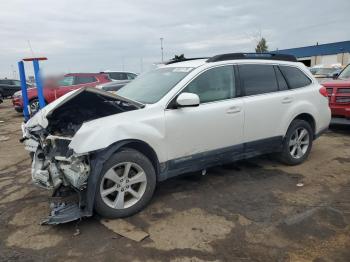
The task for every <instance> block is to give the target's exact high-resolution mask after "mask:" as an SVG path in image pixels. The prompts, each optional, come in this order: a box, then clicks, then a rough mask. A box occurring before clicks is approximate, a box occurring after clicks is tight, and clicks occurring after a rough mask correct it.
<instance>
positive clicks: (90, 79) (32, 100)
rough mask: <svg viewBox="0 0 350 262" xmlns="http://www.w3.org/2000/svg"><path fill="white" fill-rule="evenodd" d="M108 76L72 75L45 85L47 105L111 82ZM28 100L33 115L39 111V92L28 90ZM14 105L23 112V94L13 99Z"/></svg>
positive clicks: (14, 96)
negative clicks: (65, 96)
mask: <svg viewBox="0 0 350 262" xmlns="http://www.w3.org/2000/svg"><path fill="white" fill-rule="evenodd" d="M110 81H111V80H110V78H109V77H108V75H107V74H102V73H70V74H66V75H64V76H63V77H62V78H59V79H57V80H56V81H54V82H52V81H47V82H46V83H44V97H45V101H46V103H51V102H52V101H54V100H56V99H57V98H59V97H60V96H63V95H64V94H66V93H68V92H70V91H72V90H75V89H78V88H82V87H95V86H96V85H100V84H103V83H107V82H110ZM27 90H28V99H29V107H30V111H31V113H32V114H33V113H35V112H36V111H38V109H39V100H38V90H37V89H36V88H28V89H27ZM12 104H13V106H14V108H15V110H16V111H17V112H22V111H23V100H22V93H21V92H17V93H15V94H14V95H13V97H12Z"/></svg>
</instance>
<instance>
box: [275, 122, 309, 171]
mask: <svg viewBox="0 0 350 262" xmlns="http://www.w3.org/2000/svg"><path fill="white" fill-rule="evenodd" d="M297 130H306V131H307V135H308V137H309V139H308V142H309V144H308V147H307V149H305V152H304V153H303V154H302V155H301V156H300V157H298V158H296V157H294V156H293V154H292V152H293V147H294V146H291V145H290V142H291V140H294V139H293V138H294V137H295V133H296V132H297ZM313 136H314V134H313V131H312V128H311V126H310V124H309V123H308V122H306V121H305V120H301V119H296V120H293V121H292V123H291V124H290V126H289V128H288V131H287V134H286V136H285V137H284V140H283V148H282V152H281V153H280V154H279V155H278V159H279V160H280V161H281V162H282V163H284V164H286V165H290V166H294V165H299V164H301V163H303V162H304V161H305V160H306V159H307V158H308V156H309V154H310V151H311V148H312V142H313Z"/></svg>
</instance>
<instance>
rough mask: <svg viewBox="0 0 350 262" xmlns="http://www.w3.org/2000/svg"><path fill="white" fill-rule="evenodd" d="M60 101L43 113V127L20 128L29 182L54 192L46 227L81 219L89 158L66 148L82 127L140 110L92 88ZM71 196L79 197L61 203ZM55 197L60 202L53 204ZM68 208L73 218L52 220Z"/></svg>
mask: <svg viewBox="0 0 350 262" xmlns="http://www.w3.org/2000/svg"><path fill="white" fill-rule="evenodd" d="M62 101H63V102H62V103H61V105H60V106H59V107H56V108H54V109H53V110H51V111H49V112H48V113H47V114H46V118H47V120H48V125H47V126H46V127H45V128H44V127H42V126H40V125H34V126H33V125H31V126H30V127H28V126H27V125H23V126H22V130H23V139H22V141H23V142H24V144H25V149H26V150H28V151H29V152H30V154H31V156H32V169H31V173H32V180H33V182H34V184H36V185H38V186H39V187H41V188H45V189H48V190H52V192H53V194H52V196H53V199H54V200H55V201H53V203H51V208H52V212H51V216H50V217H49V218H48V219H47V221H46V223H47V224H58V223H64V222H68V221H72V220H75V219H77V217H76V216H80V212H79V210H80V209H81V208H82V207H83V205H84V204H83V202H84V200H83V199H84V197H83V195H84V194H85V193H86V188H87V183H88V178H89V174H90V170H91V166H90V155H89V154H76V153H75V152H74V151H73V150H72V149H70V148H69V144H70V142H71V140H72V138H73V136H74V134H75V133H76V132H77V131H78V130H79V128H80V127H81V126H82V124H83V123H84V122H87V121H91V120H94V119H97V118H102V117H105V116H109V115H113V114H118V113H122V112H126V111H130V110H136V109H138V108H140V106H139V105H137V104H135V103H133V102H130V101H127V100H126V99H123V98H120V97H118V96H115V95H113V94H110V93H108V92H105V91H101V90H97V89H94V88H84V89H81V90H78V91H76V92H74V94H71V95H70V96H68V99H66V100H63V99H62ZM38 114H40V112H39V113H38ZM34 117H35V116H34ZM29 121H30V120H29ZM72 195H77V196H78V197H77V198H76V199H77V200H78V202H77V200H76V201H75V203H73V206H72V203H68V202H67V201H65V200H64V198H65V197H68V198H71V196H72ZM62 196H64V198H62ZM57 197H58V198H59V201H56V200H57ZM67 207H68V210H70V212H73V213H74V214H75V217H74V216H73V217H69V216H68V217H65V218H64V219H63V220H59V219H58V220H57V219H55V216H56V215H62V214H60V212H62V210H63V211H67ZM72 207H74V208H72ZM72 210H73V211H72Z"/></svg>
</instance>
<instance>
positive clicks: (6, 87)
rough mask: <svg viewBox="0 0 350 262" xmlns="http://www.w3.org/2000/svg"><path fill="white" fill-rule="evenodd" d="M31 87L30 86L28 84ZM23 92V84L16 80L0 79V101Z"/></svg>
mask: <svg viewBox="0 0 350 262" xmlns="http://www.w3.org/2000/svg"><path fill="white" fill-rule="evenodd" d="M27 85H28V86H31V85H30V84H27ZM19 90H21V82H20V81H19V80H15V79H0V99H3V98H6V97H12V96H13V95H14V93H16V92H17V91H19Z"/></svg>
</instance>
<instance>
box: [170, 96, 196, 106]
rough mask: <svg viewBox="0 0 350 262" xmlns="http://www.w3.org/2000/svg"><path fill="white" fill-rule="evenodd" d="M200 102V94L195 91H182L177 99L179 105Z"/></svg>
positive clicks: (191, 104) (194, 104)
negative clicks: (194, 92)
mask: <svg viewBox="0 0 350 262" xmlns="http://www.w3.org/2000/svg"><path fill="white" fill-rule="evenodd" d="M199 103H200V100H199V96H198V95H196V94H193V93H181V94H180V95H179V96H178V97H177V99H176V104H177V106H178V107H191V106H199Z"/></svg>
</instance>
